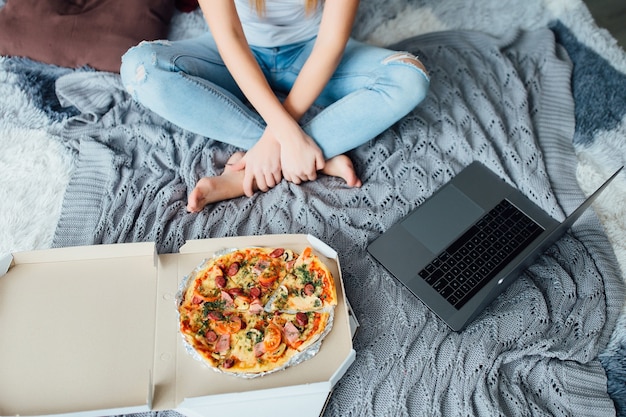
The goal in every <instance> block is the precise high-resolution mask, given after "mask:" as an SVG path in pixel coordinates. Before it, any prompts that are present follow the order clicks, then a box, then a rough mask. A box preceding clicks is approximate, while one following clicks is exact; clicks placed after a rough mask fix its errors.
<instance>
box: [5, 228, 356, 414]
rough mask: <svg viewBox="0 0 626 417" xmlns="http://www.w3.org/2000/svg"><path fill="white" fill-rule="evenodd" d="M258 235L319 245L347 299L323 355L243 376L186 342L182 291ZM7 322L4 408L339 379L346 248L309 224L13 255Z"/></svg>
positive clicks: (349, 353) (29, 409) (51, 407)
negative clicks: (169, 243)
mask: <svg viewBox="0 0 626 417" xmlns="http://www.w3.org/2000/svg"><path fill="white" fill-rule="evenodd" d="M254 245H256V246H285V247H290V248H293V249H295V250H301V249H302V248H304V247H305V246H307V245H312V246H313V247H314V248H316V252H317V253H318V255H320V256H321V257H322V259H324V260H325V261H326V263H327V264H328V265H329V267H330V269H331V271H332V272H333V275H334V276H335V279H336V280H337V289H338V295H339V298H340V299H339V306H338V308H337V309H336V314H335V322H334V325H333V330H332V331H331V333H330V334H329V335H328V336H327V337H326V339H325V340H324V342H323V343H322V348H321V349H320V352H319V353H318V354H317V355H316V356H315V357H314V358H312V359H311V360H308V361H306V362H304V363H302V364H299V365H297V366H294V367H291V368H289V369H287V370H284V371H280V372H277V373H274V374H270V375H267V376H264V377H261V378H254V379H242V378H237V377H233V376H230V375H223V374H220V373H217V372H215V371H213V370H211V369H209V368H208V367H207V366H205V365H204V364H203V363H201V362H199V361H197V360H195V359H194V358H192V357H191V355H189V354H188V353H187V352H186V351H185V348H184V346H183V343H182V338H181V336H180V334H179V332H178V315H177V311H176V308H175V294H176V292H177V291H178V288H179V285H180V284H179V283H180V281H181V280H182V279H183V277H184V276H186V275H187V274H188V273H189V272H191V271H192V270H193V269H194V268H195V267H196V266H197V265H199V264H200V263H201V262H202V260H203V259H205V258H207V257H209V256H211V254H212V253H213V252H215V251H218V250H222V249H224V248H232V247H245V246H254ZM0 329H2V338H0V364H1V366H0V369H2V371H1V372H0V393H1V394H0V415H15V414H21V415H41V414H57V413H69V412H82V411H87V410H112V409H119V408H129V407H137V406H141V405H145V404H146V403H149V404H150V405H151V408H154V409H156V410H164V409H175V408H176V407H177V406H178V405H179V404H180V403H181V402H183V401H184V400H185V399H187V398H199V397H207V396H213V395H224V394H230V393H237V392H239V393H241V392H247V391H258V390H265V389H276V388H280V387H284V386H297V385H306V384H314V383H318V382H328V381H331V383H332V384H334V382H335V381H334V380H335V379H337V378H338V376H337V375H336V372H337V370H338V369H343V371H342V372H341V375H342V374H343V372H345V369H344V368H345V367H346V362H351V360H352V359H353V356H354V352H353V350H352V339H351V331H350V326H349V317H348V313H347V306H346V300H345V298H344V291H343V282H342V279H341V270H340V266H339V263H338V260H337V258H336V253H335V252H334V251H333V250H332V249H331V248H329V247H328V246H326V245H325V244H324V243H323V242H321V241H319V240H317V239H315V238H314V237H311V236H304V235H267V236H250V237H235V238H223V239H206V240H198V241H190V242H188V243H187V244H185V245H184V246H183V247H182V248H181V250H180V253H178V254H165V255H159V256H156V257H155V255H154V244H152V243H133V244H118V245H100V246H90V247H80V248H63V249H51V250H46V251H36V252H28V253H21V254H15V255H14V262H13V266H12V267H11V268H10V270H9V272H8V273H7V274H6V275H5V276H3V277H0ZM341 375H339V377H340V376H341ZM331 386H332V385H331ZM146 407H147V406H146Z"/></svg>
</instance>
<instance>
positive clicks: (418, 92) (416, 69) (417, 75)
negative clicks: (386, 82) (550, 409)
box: [383, 52, 430, 110]
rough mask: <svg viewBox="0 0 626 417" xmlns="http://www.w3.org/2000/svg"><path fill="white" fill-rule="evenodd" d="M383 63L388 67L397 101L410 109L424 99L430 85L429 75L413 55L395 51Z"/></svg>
mask: <svg viewBox="0 0 626 417" xmlns="http://www.w3.org/2000/svg"><path fill="white" fill-rule="evenodd" d="M383 64H384V65H385V66H386V67H387V69H388V74H389V77H390V78H391V83H392V84H393V85H395V86H396V91H397V92H398V95H399V96H398V97H397V99H398V100H399V102H403V103H404V104H405V105H406V106H407V107H409V108H410V109H412V108H414V107H415V106H417V105H418V104H419V103H421V102H422V101H423V100H424V98H425V97H426V94H427V92H428V88H429V86H430V76H429V74H428V71H427V70H426V67H425V66H424V64H423V63H422V62H421V61H420V60H419V59H418V58H417V57H416V56H415V55H412V54H410V53H408V52H396V53H394V54H392V55H390V56H388V57H387V58H385V59H384V60H383ZM410 109H409V110H410Z"/></svg>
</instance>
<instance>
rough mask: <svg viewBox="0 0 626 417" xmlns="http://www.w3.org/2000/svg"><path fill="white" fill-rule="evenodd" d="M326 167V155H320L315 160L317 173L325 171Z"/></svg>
mask: <svg viewBox="0 0 626 417" xmlns="http://www.w3.org/2000/svg"><path fill="white" fill-rule="evenodd" d="M325 166H326V159H324V155H322V154H321V153H320V154H318V155H317V156H316V158H315V169H316V170H317V171H320V170H322V169H324V167H325Z"/></svg>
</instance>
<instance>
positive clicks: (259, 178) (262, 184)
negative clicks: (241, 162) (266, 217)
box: [254, 174, 269, 192]
mask: <svg viewBox="0 0 626 417" xmlns="http://www.w3.org/2000/svg"><path fill="white" fill-rule="evenodd" d="M254 180H255V181H256V186H257V188H258V189H259V190H261V191H263V192H266V191H267V190H269V188H268V186H267V182H266V181H265V176H264V175H263V174H257V175H255V176H254Z"/></svg>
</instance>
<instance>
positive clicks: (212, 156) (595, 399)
mask: <svg viewBox="0 0 626 417" xmlns="http://www.w3.org/2000/svg"><path fill="white" fill-rule="evenodd" d="M4 3H5V2H3V1H0V7H2V6H4ZM204 30H206V26H205V25H204V22H203V19H202V16H201V14H200V13H199V11H197V10H195V11H194V10H193V8H192V11H181V9H179V10H174V11H173V14H172V16H171V20H169V21H168V32H167V37H168V38H169V39H181V38H185V37H189V36H195V35H197V34H199V33H202V32H203V31H204ZM353 34H354V37H356V38H357V39H360V40H364V41H367V42H371V43H375V44H380V45H393V47H394V48H397V49H401V50H407V51H409V52H412V53H415V54H417V55H419V56H420V58H421V59H422V60H423V62H424V63H425V65H426V66H427V67H428V68H429V71H430V73H431V76H432V82H431V89H430V91H429V93H428V96H427V98H426V99H425V101H424V102H423V103H422V104H420V105H419V106H418V107H417V108H416V109H414V110H413V111H412V112H411V113H409V114H408V115H407V116H406V117H405V118H403V119H402V120H400V121H399V122H398V123H396V124H395V125H394V126H392V127H391V128H390V129H388V130H387V131H385V132H384V133H382V134H381V135H380V136H379V137H377V138H376V139H375V140H373V141H372V142H370V143H368V144H366V145H363V146H361V147H360V148H358V149H355V150H354V151H352V152H351V153H350V156H351V158H352V159H353V161H354V163H355V168H356V170H357V172H358V173H359V175H360V177H361V178H362V180H363V182H364V185H363V187H362V188H361V189H350V188H348V187H346V186H345V184H344V183H343V182H342V181H341V180H340V179H337V178H333V177H321V178H320V179H319V180H318V181H316V182H313V183H307V184H304V185H301V186H296V185H293V184H288V183H286V182H283V183H281V184H279V185H278V186H277V187H276V188H274V189H272V190H271V191H269V192H267V193H259V194H256V195H255V196H253V197H251V198H245V197H244V198H238V199H234V200H230V201H226V202H222V203H218V204H212V205H209V206H207V207H206V208H205V209H204V210H203V211H202V212H200V213H198V214H190V213H187V212H186V211H185V204H186V195H187V193H188V191H189V190H190V189H191V188H192V187H193V185H194V184H195V182H196V181H197V179H198V178H199V177H201V176H203V175H207V174H209V175H212V174H219V173H220V172H221V170H222V169H223V166H224V163H225V161H226V160H227V158H228V157H229V156H230V154H231V153H232V152H234V151H235V150H236V149H234V148H232V147H230V146H228V145H224V144H220V143H217V142H215V141H212V140H211V139H210V138H203V137H199V136H197V135H193V134H191V133H189V132H186V131H183V130H182V129H180V128H178V127H176V126H174V125H172V124H170V123H168V122H166V121H164V120H163V119H161V118H160V117H158V116H157V115H155V114H153V113H151V112H149V111H148V110H146V109H145V108H143V107H141V106H139V105H138V104H136V103H134V102H132V100H130V98H129V96H128V95H127V94H126V92H125V91H124V89H123V87H122V86H121V85H120V82H119V75H118V74H116V73H115V72H111V71H105V70H97V69H94V68H91V67H85V66H80V67H78V68H76V67H72V68H69V67H65V66H59V65H55V64H51V63H43V62H39V61H36V60H32V59H28V58H21V57H17V56H8V55H7V56H3V57H0V80H1V83H0V97H1V98H0V149H2V152H1V153H0V170H1V172H2V176H1V178H0V208H1V209H0V210H1V211H0V212H1V213H2V214H1V215H0V253H1V252H15V251H25V250H35V249H42V248H50V247H63V246H74V245H96V244H103V243H120V242H140V241H154V242H155V243H156V246H157V249H158V251H159V252H161V253H169V252H176V251H177V250H178V248H180V246H182V244H183V243H184V242H185V241H186V240H189V239H198V238H211V237H220V236H234V235H255V234H277V233H310V234H313V235H315V236H317V237H318V238H320V239H322V240H324V241H325V242H327V243H329V244H330V245H331V246H332V247H334V248H335V249H337V250H338V252H339V255H340V261H341V265H342V270H343V276H344V282H345V287H346V294H347V297H348V299H349V300H350V303H351V305H352V307H353V309H354V312H355V314H356V317H357V319H358V321H359V323H360V328H359V330H358V332H357V334H356V337H355V340H354V347H355V350H356V359H355V362H354V363H353V365H352V366H351V367H350V368H349V369H348V371H347V373H346V374H345V376H344V377H343V378H342V379H341V380H340V381H339V382H338V384H337V385H336V386H335V388H334V391H333V394H332V395H331V397H330V400H329V403H328V405H327V407H326V410H325V415H326V416H377V417H378V416H409V415H410V416H414V415H435V416H436V415H444V416H448V415H459V416H460V415H489V416H492V415H507V416H511V415H520V416H525V415H564V416H571V415H589V416H600V415H601V416H604V415H619V416H626V359H625V355H626V310H625V309H624V299H625V297H624V271H626V239H624V237H625V235H624V233H625V230H626V209H625V208H624V207H626V176H624V175H623V174H622V175H620V176H619V177H617V178H616V180H615V181H614V183H613V184H611V186H610V188H609V189H608V190H607V192H606V193H604V194H603V195H602V196H600V198H599V199H598V200H597V201H596V203H595V204H594V206H593V208H594V210H588V211H587V212H586V213H585V215H584V216H583V217H582V218H581V219H580V220H579V221H578V222H577V223H576V224H575V225H574V227H573V228H572V230H571V232H570V233H568V234H566V236H564V237H563V238H562V239H560V240H559V241H558V242H557V243H556V244H555V245H553V246H552V247H551V248H550V249H549V250H548V251H547V252H546V253H545V254H544V255H543V256H542V257H541V258H540V259H538V260H537V262H536V263H535V264H533V265H532V266H531V267H529V268H528V269H527V270H526V271H525V272H524V273H523V274H522V276H521V277H520V279H519V280H518V281H517V282H516V283H514V284H513V285H512V286H511V287H509V288H508V289H507V290H506V291H505V292H504V293H503V294H502V295H501V296H500V297H499V298H498V299H497V300H496V302H495V303H494V304H492V305H491V306H490V307H489V308H488V309H487V310H486V311H485V312H483V314H481V315H480V316H479V317H478V318H477V319H476V320H475V321H474V322H473V323H472V324H471V325H469V326H468V327H467V328H466V329H465V330H464V331H463V332H458V333H455V332H452V331H450V330H449V329H448V328H447V327H446V326H445V325H444V324H443V323H442V322H441V321H439V320H438V319H437V318H436V317H435V316H434V315H433V314H432V313H431V312H430V311H429V310H428V309H427V308H426V307H425V306H424V305H423V304H422V303H421V302H420V301H418V300H417V299H415V298H414V297H413V296H412V295H411V294H409V293H408V291H407V290H405V289H404V288H403V287H402V286H401V285H399V284H398V283H397V282H396V281H394V279H393V278H392V277H391V276H390V275H389V274H388V273H387V272H386V271H385V270H384V269H383V268H382V267H381V266H380V265H379V264H377V263H376V262H375V261H374V260H373V259H372V258H371V257H369V256H368V255H367V253H366V247H367V245H368V243H369V242H371V241H372V240H373V239H375V238H376V237H377V236H379V235H380V234H381V233H382V232H384V231H385V230H387V229H388V228H389V227H390V226H391V225H393V224H394V223H395V222H397V221H398V220H399V219H401V218H402V217H403V216H404V215H406V214H407V213H408V212H409V211H410V210H412V209H413V208H415V207H417V206H418V205H419V204H421V203H422V202H423V201H424V200H425V199H426V198H428V197H429V196H430V195H431V194H432V193H433V192H434V191H436V190H437V189H438V188H439V187H440V186H441V185H442V184H444V183H445V182H446V181H447V180H449V179H450V178H452V177H453V176H454V175H455V174H456V173H458V172H459V171H460V170H461V169H462V168H463V167H464V166H467V165H468V164H469V163H471V162H472V161H474V160H479V161H481V162H483V163H484V164H485V165H487V166H488V167H490V168H491V169H492V170H494V171H495V172H496V173H498V174H499V175H500V176H501V177H502V178H503V179H505V181H507V182H509V183H511V184H513V185H515V186H516V187H518V188H519V189H520V190H521V191H522V192H524V193H525V194H526V195H527V196H528V197H529V198H530V199H531V200H533V201H534V202H535V203H537V204H538V205H539V206H540V207H542V208H543V209H545V210H546V211H547V212H548V213H549V214H551V215H552V216H553V217H555V218H556V219H559V220H560V219H563V218H564V216H566V215H567V214H569V213H570V212H571V211H572V210H573V209H574V208H575V207H576V206H577V205H578V204H579V203H580V202H581V201H582V199H584V196H585V195H588V194H589V193H591V192H592V191H593V190H594V189H595V188H596V187H597V186H599V184H601V183H602V182H603V181H604V179H606V178H608V177H609V175H610V174H611V173H612V172H614V171H615V170H617V169H618V168H619V167H620V166H622V165H624V163H625V161H626V143H625V139H626V53H624V51H623V50H622V49H621V48H620V47H619V46H618V45H617V43H616V41H615V40H614V39H613V38H612V37H611V36H610V34H609V33H608V32H607V31H605V30H604V29H602V28H599V27H598V26H597V25H596V24H595V22H594V21H593V19H592V17H591V15H590V14H589V12H588V10H587V8H586V7H585V6H584V4H583V3H582V2H581V1H580V0H550V1H548V0H533V1H528V2H516V1H508V0H507V1H499V0H486V1H482V0H481V1H479V0H465V1H460V0H456V1H448V2H440V1H436V0H385V1H384V2H381V1H379V0H363V1H362V2H361V6H360V9H359V15H358V19H357V24H356V25H355V28H354V33H353ZM315 111H316V109H312V110H311V112H310V114H313V112H315ZM154 414H157V413H154ZM158 414H166V415H168V416H169V415H170V414H172V415H173V414H175V413H174V412H171V411H168V412H160V413H158Z"/></svg>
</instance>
